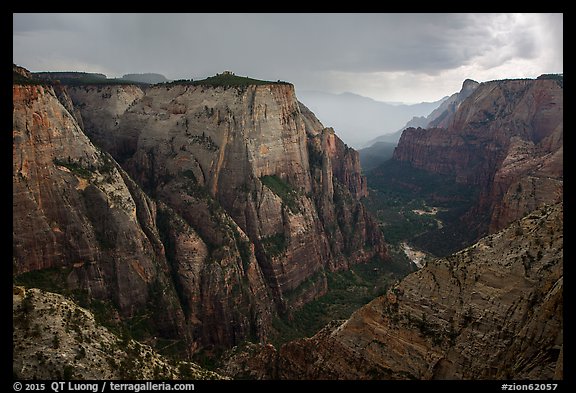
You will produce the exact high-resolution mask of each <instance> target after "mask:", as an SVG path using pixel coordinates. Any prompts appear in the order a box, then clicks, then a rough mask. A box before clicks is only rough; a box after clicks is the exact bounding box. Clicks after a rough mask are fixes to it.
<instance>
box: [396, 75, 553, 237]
mask: <svg viewBox="0 0 576 393" xmlns="http://www.w3.org/2000/svg"><path fill="white" fill-rule="evenodd" d="M436 124H437V125H439V126H444V128H429V129H426V130H424V129H414V128H411V129H406V130H405V131H404V133H403V134H402V137H401V139H400V143H399V144H398V147H397V148H396V150H395V152H394V159H395V160H397V161H400V162H405V163H409V164H410V165H411V166H412V167H415V168H418V169H424V170H426V171H429V172H432V173H436V174H442V175H451V176H454V177H455V181H456V182H457V183H461V184H467V185H472V186H476V187H478V189H479V200H478V202H477V205H476V206H475V208H474V209H473V210H472V211H470V212H468V214H467V218H466V220H467V221H468V222H469V223H470V226H474V222H475V221H477V220H478V218H479V217H486V216H487V217H489V219H488V220H486V222H484V223H483V224H482V226H483V229H482V230H481V231H480V232H481V233H482V232H483V233H486V231H488V230H489V231H490V232H494V231H496V230H498V229H501V228H503V227H504V226H505V225H507V224H509V223H510V222H512V221H514V220H516V219H518V218H521V217H522V216H524V215H525V214H527V213H528V212H530V211H531V210H532V209H534V208H536V207H538V206H541V205H542V204H543V203H554V202H558V201H559V200H561V195H562V190H563V181H562V179H563V165H562V158H563V87H562V77H561V76H549V77H546V78H539V79H536V80H524V79H523V80H501V81H492V82H486V83H482V84H480V86H478V87H477V88H475V89H474V91H473V92H472V93H471V94H470V95H469V97H468V98H467V99H466V100H464V101H463V102H462V103H461V104H460V105H459V106H458V108H457V110H456V111H455V112H454V113H453V114H452V115H447V116H445V117H444V118H443V119H442V121H441V122H439V123H436Z"/></svg>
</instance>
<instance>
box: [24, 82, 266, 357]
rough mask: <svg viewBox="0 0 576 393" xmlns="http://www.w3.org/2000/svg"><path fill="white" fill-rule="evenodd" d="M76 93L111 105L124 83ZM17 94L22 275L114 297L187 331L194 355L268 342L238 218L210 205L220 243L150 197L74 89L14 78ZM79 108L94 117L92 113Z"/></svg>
mask: <svg viewBox="0 0 576 393" xmlns="http://www.w3.org/2000/svg"><path fill="white" fill-rule="evenodd" d="M73 90H74V91H75V93H76V94H77V96H78V95H80V96H82V97H90V98H91V99H92V101H88V103H89V104H91V105H92V104H94V103H95V102H98V103H99V104H100V106H101V107H104V108H106V105H102V102H106V103H109V102H110V101H112V102H115V101H114V100H116V99H117V98H118V96H120V97H121V96H122V94H123V92H125V91H126V90H118V88H117V86H107V87H105V88H102V89H101V90H100V91H98V89H97V88H93V89H92V88H88V89H84V87H76V88H74V89H73ZM93 96H97V97H99V99H98V100H101V101H98V100H97V99H93ZM76 98H77V97H76ZM13 103H14V113H13V197H14V198H13V200H14V203H13V265H14V273H15V276H18V277H19V278H18V279H22V280H27V282H31V283H36V284H38V283H39V282H38V281H37V279H38V277H42V279H41V280H40V284H41V283H44V284H45V283H46V282H50V283H51V284H50V285H53V286H56V287H58V288H59V289H60V290H63V291H80V292H81V293H86V294H88V295H89V297H88V298H89V299H90V300H94V299H99V300H104V301H110V302H111V304H113V305H114V306H115V308H116V309H117V310H118V312H119V315H120V316H121V317H122V318H131V317H133V316H134V315H136V314H137V315H139V316H140V315H141V316H143V317H142V318H147V319H148V320H146V321H143V322H142V323H145V324H149V326H150V329H151V330H150V331H151V332H153V333H154V335H155V336H157V337H158V338H161V339H177V340H180V341H181V343H182V346H183V347H184V349H183V350H184V351H186V352H188V353H192V352H195V351H196V350H198V349H200V348H202V347H204V346H212V345H221V346H230V345H234V344H237V343H238V342H240V341H242V340H245V339H247V338H249V337H250V338H252V337H255V339H257V340H258V339H262V340H265V339H266V334H267V331H268V330H269V329H270V327H271V322H270V318H271V314H272V313H271V310H270V308H271V303H272V300H271V298H270V294H269V290H268V289H267V288H266V286H265V285H264V281H263V277H262V272H261V271H260V268H259V267H258V264H257V261H256V258H255V256H254V251H253V249H252V248H251V247H250V246H249V244H248V239H247V237H246V235H244V234H243V233H242V231H241V230H240V229H239V228H238V227H237V225H236V224H234V222H233V221H232V219H231V218H229V217H228V216H227V215H226V214H225V213H223V212H221V211H215V212H214V214H212V215H210V214H206V217H205V218H206V220H205V221H204V225H206V226H207V227H208V226H216V227H217V230H216V231H215V236H219V243H218V245H219V246H221V247H220V249H210V248H209V247H210V246H212V244H213V243H210V244H208V245H207V244H206V243H205V242H204V240H203V239H202V238H201V237H200V236H199V235H198V234H197V233H196V232H195V231H194V230H193V229H192V228H190V226H189V224H188V223H186V222H185V221H184V220H183V219H182V218H181V217H180V216H179V215H178V214H177V213H176V212H174V211H173V210H172V209H170V208H169V207H167V206H166V205H165V204H163V203H157V202H155V201H153V200H152V199H151V198H150V197H148V196H147V195H146V194H144V192H142V190H141V189H140V187H139V186H138V185H137V184H135V183H134V181H133V180H132V179H131V178H130V177H129V176H128V174H127V173H126V172H125V171H124V170H123V169H122V168H121V167H120V166H119V165H118V164H117V163H116V162H115V160H114V159H113V158H112V157H110V156H109V155H108V154H107V153H105V152H103V151H102V150H100V149H98V148H97V147H95V146H94V145H93V144H92V142H91V141H90V140H89V139H88V137H86V135H85V134H84V133H83V130H82V129H81V127H80V126H79V124H78V122H77V121H76V118H75V116H73V115H72V113H73V112H74V111H71V110H70V109H74V108H72V107H71V105H72V103H71V102H69V100H68V98H67V89H64V90H62V91H60V92H59V93H58V94H57V93H56V92H55V87H52V86H49V85H42V84H34V83H32V84H31V83H24V84H20V83H14V86H13ZM64 105H66V106H68V107H69V108H68V109H67V108H66V107H65V106H64ZM90 109H92V108H90ZM83 113H84V114H85V115H87V116H86V117H87V123H88V124H92V125H93V126H95V125H96V124H97V121H94V119H96V120H97V119H98V118H99V117H94V116H93V114H94V113H97V112H96V111H93V110H91V111H86V110H85V111H83ZM101 118H102V119H106V116H102V117H101ZM204 211H208V207H205V209H204ZM208 240H209V238H208V239H207V241H208ZM151 310H152V311H151ZM222 321H228V322H227V323H222Z"/></svg>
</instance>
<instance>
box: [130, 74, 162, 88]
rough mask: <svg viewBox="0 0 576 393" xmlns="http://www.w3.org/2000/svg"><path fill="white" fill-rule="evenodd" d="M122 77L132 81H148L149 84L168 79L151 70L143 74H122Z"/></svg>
mask: <svg viewBox="0 0 576 393" xmlns="http://www.w3.org/2000/svg"><path fill="white" fill-rule="evenodd" d="M122 79H126V80H129V81H132V82H140V83H149V84H151V85H154V84H156V83H164V82H168V79H167V78H166V77H165V76H164V75H162V74H154V73H151V72H148V73H144V74H124V75H123V76H122Z"/></svg>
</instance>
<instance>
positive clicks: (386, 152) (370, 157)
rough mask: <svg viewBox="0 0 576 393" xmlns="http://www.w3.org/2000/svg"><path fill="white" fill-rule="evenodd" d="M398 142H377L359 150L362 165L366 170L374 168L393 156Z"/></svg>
mask: <svg viewBox="0 0 576 393" xmlns="http://www.w3.org/2000/svg"><path fill="white" fill-rule="evenodd" d="M396 145H397V142H376V143H374V144H373V145H372V146H370V147H365V148H364V149H360V150H358V153H359V154H360V165H361V166H362V170H363V171H364V172H366V171H369V170H371V169H374V168H376V167H378V166H380V164H382V163H383V162H384V161H387V160H389V159H391V158H392V156H393V155H394V149H395V148H396Z"/></svg>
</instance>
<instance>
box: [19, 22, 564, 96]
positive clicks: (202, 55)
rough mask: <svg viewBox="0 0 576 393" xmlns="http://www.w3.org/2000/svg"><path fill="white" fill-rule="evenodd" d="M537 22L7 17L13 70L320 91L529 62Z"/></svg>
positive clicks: (535, 50) (537, 44) (537, 42)
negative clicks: (349, 82)
mask: <svg viewBox="0 0 576 393" xmlns="http://www.w3.org/2000/svg"><path fill="white" fill-rule="evenodd" d="M537 16H538V17H537V18H536V17H531V16H530V15H528V16H522V15H520V16H518V15H508V14H497V15H493V14H42V15H34V14H15V15H14V31H13V37H14V38H13V42H14V61H15V62H16V63H18V64H20V65H23V66H25V67H29V68H31V69H32V70H40V69H62V68H66V67H68V68H66V69H70V70H72V69H73V68H74V67H77V68H82V67H84V68H86V67H91V69H90V70H92V71H95V70H100V71H103V72H106V73H111V74H113V75H112V76H118V75H122V74H123V73H128V72H160V73H163V74H165V75H166V76H167V77H169V78H189V77H195V78H196V77H204V76H209V75H213V74H214V73H216V72H220V71H222V70H225V69H229V70H233V71H235V72H236V73H237V74H240V75H249V76H253V77H257V78H263V79H284V80H289V81H291V82H294V83H298V82H300V81H302V82H305V83H312V84H313V82H314V81H316V82H315V83H316V84H317V86H316V88H320V87H321V86H320V84H321V83H326V84H330V83H334V81H333V80H332V81H331V80H330V78H331V77H330V76H329V73H340V74H346V73H350V74H356V75H359V74H366V75H367V77H368V76H369V74H371V73H372V74H373V73H387V72H388V73H390V72H404V73H409V74H412V75H430V76H434V75H438V74H440V73H442V72H445V71H447V70H454V69H458V68H459V67H463V66H466V65H470V64H475V65H477V66H478V67H480V68H481V69H490V68H493V67H497V66H500V65H501V64H504V63H506V62H509V61H511V60H518V59H527V60H530V59H534V58H536V57H537V56H539V53H540V52H541V46H542V40H541V38H540V36H541V35H542V34H543V32H542V30H541V29H538V28H537V27H538V26H536V27H535V26H533V25H534V23H535V22H534V21H536V22H538V23H539V21H541V22H542V23H543V24H545V25H547V26H548V31H547V32H546V34H554V33H555V34H556V36H558V35H559V36H560V41H561V37H562V30H561V29H560V30H559V31H558V30H557V29H558V28H557V26H558V25H560V26H561V25H562V15H561V14H560V15H543V16H540V15H537ZM555 26H556V27H555ZM554 29H556V31H555V32H554ZM559 50H560V51H561V46H560V47H559ZM560 53H561V52H560ZM556 57H557V56H556ZM560 60H561V55H560ZM560 63H561V61H560ZM332 87H333V86H332Z"/></svg>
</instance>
